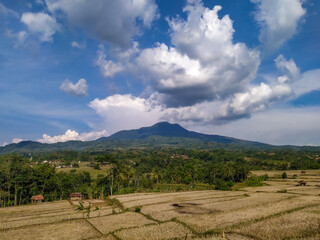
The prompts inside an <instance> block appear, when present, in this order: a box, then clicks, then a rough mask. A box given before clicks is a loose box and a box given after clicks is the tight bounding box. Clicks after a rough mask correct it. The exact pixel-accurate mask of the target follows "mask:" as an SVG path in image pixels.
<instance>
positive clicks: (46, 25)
mask: <svg viewBox="0 0 320 240" xmlns="http://www.w3.org/2000/svg"><path fill="white" fill-rule="evenodd" d="M21 22H22V23H24V24H26V25H27V27H28V30H29V31H30V32H31V33H33V34H39V39H40V41H42V42H52V36H53V35H54V34H55V33H56V32H57V31H58V30H59V29H60V25H59V24H58V23H57V21H56V19H55V18H53V17H51V16H49V15H48V14H46V13H42V12H39V13H30V12H28V13H24V14H22V17H21Z"/></svg>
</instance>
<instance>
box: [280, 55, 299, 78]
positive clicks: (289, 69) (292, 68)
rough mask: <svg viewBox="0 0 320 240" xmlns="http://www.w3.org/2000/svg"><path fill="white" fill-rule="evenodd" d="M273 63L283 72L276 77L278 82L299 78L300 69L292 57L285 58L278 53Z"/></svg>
mask: <svg viewBox="0 0 320 240" xmlns="http://www.w3.org/2000/svg"><path fill="white" fill-rule="evenodd" d="M275 63H276V66H277V68H278V70H280V71H282V72H283V73H284V74H285V75H284V76H281V77H279V78H278V82H280V83H284V82H293V81H297V80H298V79H299V78H300V70H299V68H298V67H297V65H296V63H295V62H294V61H293V60H292V59H290V60H286V59H285V58H284V57H283V56H282V55H279V56H278V57H277V58H276V59H275Z"/></svg>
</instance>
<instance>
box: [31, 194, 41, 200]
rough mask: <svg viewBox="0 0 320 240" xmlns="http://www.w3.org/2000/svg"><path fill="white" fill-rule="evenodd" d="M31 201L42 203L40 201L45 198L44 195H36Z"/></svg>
mask: <svg viewBox="0 0 320 240" xmlns="http://www.w3.org/2000/svg"><path fill="white" fill-rule="evenodd" d="M31 200H36V201H40V200H44V197H43V196H42V195H35V196H32V198H31Z"/></svg>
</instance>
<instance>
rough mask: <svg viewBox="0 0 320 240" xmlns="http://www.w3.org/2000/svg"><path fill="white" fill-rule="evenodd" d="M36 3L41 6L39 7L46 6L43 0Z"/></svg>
mask: <svg viewBox="0 0 320 240" xmlns="http://www.w3.org/2000/svg"><path fill="white" fill-rule="evenodd" d="M35 2H36V3H37V4H39V5H44V2H43V0H35Z"/></svg>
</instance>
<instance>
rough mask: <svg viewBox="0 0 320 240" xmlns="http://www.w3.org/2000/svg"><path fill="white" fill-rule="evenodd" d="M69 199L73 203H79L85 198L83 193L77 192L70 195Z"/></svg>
mask: <svg viewBox="0 0 320 240" xmlns="http://www.w3.org/2000/svg"><path fill="white" fill-rule="evenodd" d="M69 198H70V200H71V201H77V200H82V199H83V196H82V194H81V193H79V192H77V193H70V195H69Z"/></svg>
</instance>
